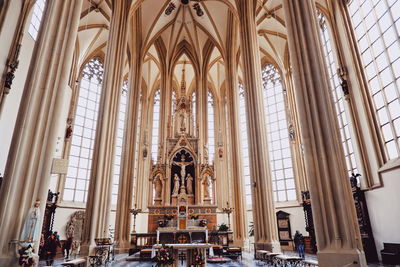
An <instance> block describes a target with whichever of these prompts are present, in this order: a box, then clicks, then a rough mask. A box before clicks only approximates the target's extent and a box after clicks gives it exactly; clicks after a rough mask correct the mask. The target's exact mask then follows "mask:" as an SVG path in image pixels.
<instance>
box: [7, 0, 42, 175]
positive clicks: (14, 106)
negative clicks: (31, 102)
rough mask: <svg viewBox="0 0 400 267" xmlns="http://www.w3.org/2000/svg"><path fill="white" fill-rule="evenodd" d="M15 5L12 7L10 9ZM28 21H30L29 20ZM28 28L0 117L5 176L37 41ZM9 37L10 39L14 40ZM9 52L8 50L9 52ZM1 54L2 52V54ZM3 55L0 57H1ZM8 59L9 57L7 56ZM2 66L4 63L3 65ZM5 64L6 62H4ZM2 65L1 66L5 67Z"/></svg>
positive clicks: (26, 28)
mask: <svg viewBox="0 0 400 267" xmlns="http://www.w3.org/2000/svg"><path fill="white" fill-rule="evenodd" d="M11 6H13V5H10V7H11ZM28 21H30V20H29V19H28ZM4 28H5V29H7V28H11V27H3V29H4ZM27 31H28V27H25V34H24V37H23V39H22V45H21V53H20V56H19V61H20V62H19V67H18V69H17V70H16V72H15V78H14V81H13V84H12V88H11V91H10V93H9V94H8V95H7V96H6V100H5V103H4V107H3V111H2V114H1V117H0V151H2V153H0V173H1V174H4V169H5V166H6V162H7V157H8V151H9V149H10V145H11V139H12V135H13V132H14V127H15V124H16V121H17V115H18V110H19V105H20V102H21V97H22V93H23V90H24V86H25V81H26V77H27V73H28V70H29V65H30V61H31V58H32V52H33V48H34V46H35V41H34V40H33V39H32V37H31V36H30V35H29V33H28V32H27ZM0 36H1V39H0V44H1V47H2V48H3V44H5V43H7V42H6V41H5V42H3V41H4V40H2V38H3V37H4V36H3V35H0ZM10 36H12V35H9V36H8V38H9V39H12V38H11V37H10ZM5 50H6V49H0V51H5ZM7 51H8V50H7ZM0 53H1V52H0ZM1 56H2V55H0V57H1ZM6 57H7V55H6ZM1 62H3V58H0V63H1ZM1 64H2V63H1ZM4 64H5V61H4ZM4 64H3V65H0V66H4Z"/></svg>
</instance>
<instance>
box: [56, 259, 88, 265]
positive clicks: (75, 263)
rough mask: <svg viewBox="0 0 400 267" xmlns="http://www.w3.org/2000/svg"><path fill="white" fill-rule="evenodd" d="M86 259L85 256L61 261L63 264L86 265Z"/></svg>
mask: <svg viewBox="0 0 400 267" xmlns="http://www.w3.org/2000/svg"><path fill="white" fill-rule="evenodd" d="M85 263H86V260H85V259H84V258H79V259H75V260H71V261H66V262H63V263H61V265H63V266H82V267H83V266H85Z"/></svg>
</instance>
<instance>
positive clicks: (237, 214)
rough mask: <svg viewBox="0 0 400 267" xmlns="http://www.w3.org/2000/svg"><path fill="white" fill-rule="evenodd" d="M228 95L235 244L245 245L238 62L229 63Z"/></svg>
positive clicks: (244, 204)
mask: <svg viewBox="0 0 400 267" xmlns="http://www.w3.org/2000/svg"><path fill="white" fill-rule="evenodd" d="M227 65H228V66H227V68H226V70H227V73H226V75H227V79H226V81H227V96H228V101H227V102H228V106H227V108H228V114H229V126H230V127H229V129H227V130H228V133H229V135H230V136H231V139H230V141H231V143H230V147H231V153H230V156H231V166H230V168H231V172H232V179H231V183H232V189H233V193H232V195H233V197H232V201H233V203H232V206H233V208H234V210H233V216H232V219H233V229H234V231H233V233H234V234H233V237H234V242H235V245H237V246H243V244H244V240H245V239H246V203H245V198H244V195H245V192H244V183H243V169H242V160H241V159H242V151H241V145H240V133H239V132H240V124H239V111H238V109H239V99H238V97H239V94H238V88H237V87H238V81H237V69H236V68H235V65H236V63H234V62H228V63H227Z"/></svg>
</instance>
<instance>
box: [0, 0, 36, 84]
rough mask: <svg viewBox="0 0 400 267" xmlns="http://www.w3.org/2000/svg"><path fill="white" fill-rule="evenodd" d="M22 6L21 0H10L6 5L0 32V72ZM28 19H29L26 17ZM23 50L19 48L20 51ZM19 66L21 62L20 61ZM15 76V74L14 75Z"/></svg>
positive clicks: (4, 63) (4, 62)
mask: <svg viewBox="0 0 400 267" xmlns="http://www.w3.org/2000/svg"><path fill="white" fill-rule="evenodd" d="M21 7H22V1H21V0H13V1H10V3H9V6H8V11H7V14H6V17H5V19H4V24H3V27H2V29H1V32H0V44H1V49H0V66H1V68H2V69H1V72H3V67H4V66H5V65H6V63H7V57H8V53H9V51H10V47H11V43H12V41H13V36H14V32H15V28H16V27H17V23H18V17H19V13H20V10H21ZM28 21H30V19H28ZM26 30H27V29H26ZM22 52H23V51H22V50H21V53H22ZM20 67H21V63H20ZM15 76H16V77H17V75H15Z"/></svg>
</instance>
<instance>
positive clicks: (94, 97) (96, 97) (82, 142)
mask: <svg viewBox="0 0 400 267" xmlns="http://www.w3.org/2000/svg"><path fill="white" fill-rule="evenodd" d="M103 71H104V70H103V63H102V62H101V59H100V58H93V59H92V60H90V61H89V62H88V63H87V64H86V65H85V67H84V69H83V71H82V78H81V82H80V88H79V95H78V101H77V107H76V114H75V120H74V127H73V134H72V141H71V148H70V154H69V165H68V173H67V176H66V179H65V184H64V195H63V199H64V200H66V201H76V202H86V199H87V192H88V188H89V179H90V171H91V165H92V155H93V148H94V139H95V135H96V126H97V115H98V110H99V103H100V95H101V89H102V83H101V82H102V77H100V76H102V75H103Z"/></svg>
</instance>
